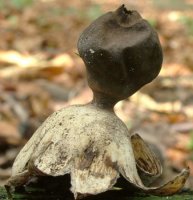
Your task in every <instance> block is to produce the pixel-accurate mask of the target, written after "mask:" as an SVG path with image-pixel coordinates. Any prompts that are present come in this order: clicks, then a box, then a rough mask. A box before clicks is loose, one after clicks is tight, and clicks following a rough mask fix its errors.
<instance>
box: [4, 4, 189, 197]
mask: <svg viewBox="0 0 193 200" xmlns="http://www.w3.org/2000/svg"><path fill="white" fill-rule="evenodd" d="M78 51H79V54H80V57H81V58H82V59H83V61H84V63H85V65H86V69H87V75H88V83H89V86H90V88H91V89H92V91H93V94H94V97H93V100H92V102H90V103H88V104H86V105H74V106H70V107H67V108H63V109H61V110H59V111H57V112H55V113H53V114H52V115H51V116H50V117H48V118H47V119H46V120H45V122H44V123H43V124H42V125H41V126H40V127H39V128H38V130H37V131H36V132H35V133H34V135H33V136H32V137H31V139H30V140H29V141H28V142H27V144H26V145H25V146H24V147H23V149H22V150H21V151H20V153H19V155H18V156H17V158H16V160H15V162H14V164H13V169H12V176H11V178H10V179H9V181H8V182H7V184H6V188H7V190H9V189H10V188H12V187H17V186H19V185H24V184H25V183H26V182H27V181H29V179H30V178H31V177H33V176H45V175H48V176H62V175H65V174H70V177H71V191H72V192H73V193H74V197H75V198H77V197H78V196H79V194H81V195H83V196H84V195H91V194H98V193H101V192H104V191H107V190H109V189H111V188H112V187H113V186H114V184H115V183H116V181H117V179H118V178H119V176H120V175H121V176H122V177H124V178H125V179H126V180H127V181H128V182H129V183H130V184H131V185H133V186H134V187H136V188H138V189H140V190H142V191H144V192H146V193H151V194H154V195H171V194H173V193H175V192H177V191H179V190H180V189H181V188H182V187H183V185H184V183H185V181H186V179H187V177H188V175H189V169H188V168H187V169H184V170H183V171H182V172H181V173H180V174H179V175H178V176H177V177H176V178H174V179H173V180H172V181H169V182H168V183H166V184H164V185H162V186H160V187H148V186H147V183H150V182H152V181H153V180H154V179H155V178H157V177H159V176H160V174H161V173H162V168H161V166H160V163H159V161H158V159H157V158H156V156H155V154H154V153H153V152H152V151H151V150H150V148H149V147H148V145H146V144H145V142H144V141H143V140H142V138H141V137H140V136H139V135H137V134H134V135H131V134H130V133H129V131H128V129H127V127H126V125H125V124H124V123H123V122H122V121H121V120H120V119H119V118H118V117H117V116H116V115H115V113H114V111H113V107H114V105H115V104H116V103H117V102H118V101H119V100H122V99H125V98H127V97H129V96H130V95H132V94H133V93H135V92H136V91H137V90H139V89H140V88H141V87H142V86H144V85H145V84H147V83H149V82H151V81H152V80H153V79H154V78H155V77H156V76H157V75H158V74H159V71H160V69H161V65H162V50H161V46H160V43H159V39H158V36H157V33H156V32H155V30H154V29H153V28H152V27H151V26H150V25H149V23H148V22H147V21H146V20H144V19H143V18H142V17H141V16H140V15H139V13H138V12H137V11H130V10H127V9H126V8H125V7H124V5H122V6H121V7H119V8H118V9H117V10H116V11H114V12H108V13H106V14H104V15H102V16H101V17H99V18H98V19H96V20H95V21H94V22H93V23H92V24H91V25H89V26H88V27H87V28H86V29H85V30H84V31H83V33H82V34H81V36H80V38H79V41H78Z"/></svg>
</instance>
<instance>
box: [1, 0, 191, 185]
mask: <svg viewBox="0 0 193 200" xmlns="http://www.w3.org/2000/svg"><path fill="white" fill-rule="evenodd" d="M123 3H124V4H125V5H126V6H127V8H128V9H136V10H138V11H139V12H140V13H141V15H142V16H143V17H144V18H146V19H147V20H148V21H149V23H150V24H151V25H152V26H153V27H154V28H155V29H156V30H157V32H158V34H159V37H160V41H161V44H162V47H163V51H164V63H163V68H162V71H161V73H160V75H159V77H158V78H157V79H156V80H155V81H153V82H152V83H151V84H149V85H147V86H145V87H143V88H142V89H141V90H140V91H139V92H137V93H136V94H135V95H133V96H132V97H130V98H129V99H126V100H124V101H121V102H119V103H118V104H117V105H116V106H115V111H116V113H117V115H118V116H119V117H120V118H121V119H122V120H123V121H124V122H125V123H126V124H127V126H128V128H129V130H130V132H131V133H136V132H137V133H139V134H140V135H141V136H142V137H143V138H144V139H145V140H146V141H147V142H148V143H149V144H150V146H151V147H152V148H153V149H154V151H155V152H157V155H158V156H159V158H160V160H161V161H162V164H163V165H164V175H163V177H162V178H163V181H164V180H165V178H166V179H167V180H168V178H169V177H172V176H174V175H175V174H176V173H179V172H180V170H181V169H182V168H184V167H186V166H187V165H188V166H189V167H190V168H191V177H190V178H189V180H188V182H187V185H186V186H187V187H192V188H193V0H140V1H133V0H127V1H121V0H120V1H117V0H108V1H105V0H82V1H81V0H70V1H65V0H6V1H5V0H0V185H2V184H4V183H5V181H6V180H7V178H8V177H9V176H10V174H11V166H12V164H13V161H14V159H15V157H16V155H17V153H18V152H19V150H20V149H21V148H22V146H23V145H24V144H25V143H26V142H27V140H28V139H29V138H30V137H31V135H32V134H33V133H34V131H35V130H36V129H37V128H38V127H39V126H40V124H41V123H42V122H43V121H44V120H45V119H46V117H47V116H48V115H50V114H51V113H52V112H54V111H55V110H58V109H60V108H63V107H65V106H68V105H71V104H83V103H87V102H89V101H90V100H91V99H92V92H91V91H90V89H89V88H88V86H87V81H86V74H85V68H84V64H83V62H82V61H81V59H80V58H79V56H78V55H77V49H76V43H77V40H78V37H79V35H80V33H81V32H82V30H83V29H84V28H85V27H86V26H88V25H89V23H90V22H91V21H93V20H94V19H96V18H97V17H98V16H100V15H102V14H103V13H105V12H107V11H111V10H115V9H116V8H117V7H118V6H120V5H121V4H123Z"/></svg>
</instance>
